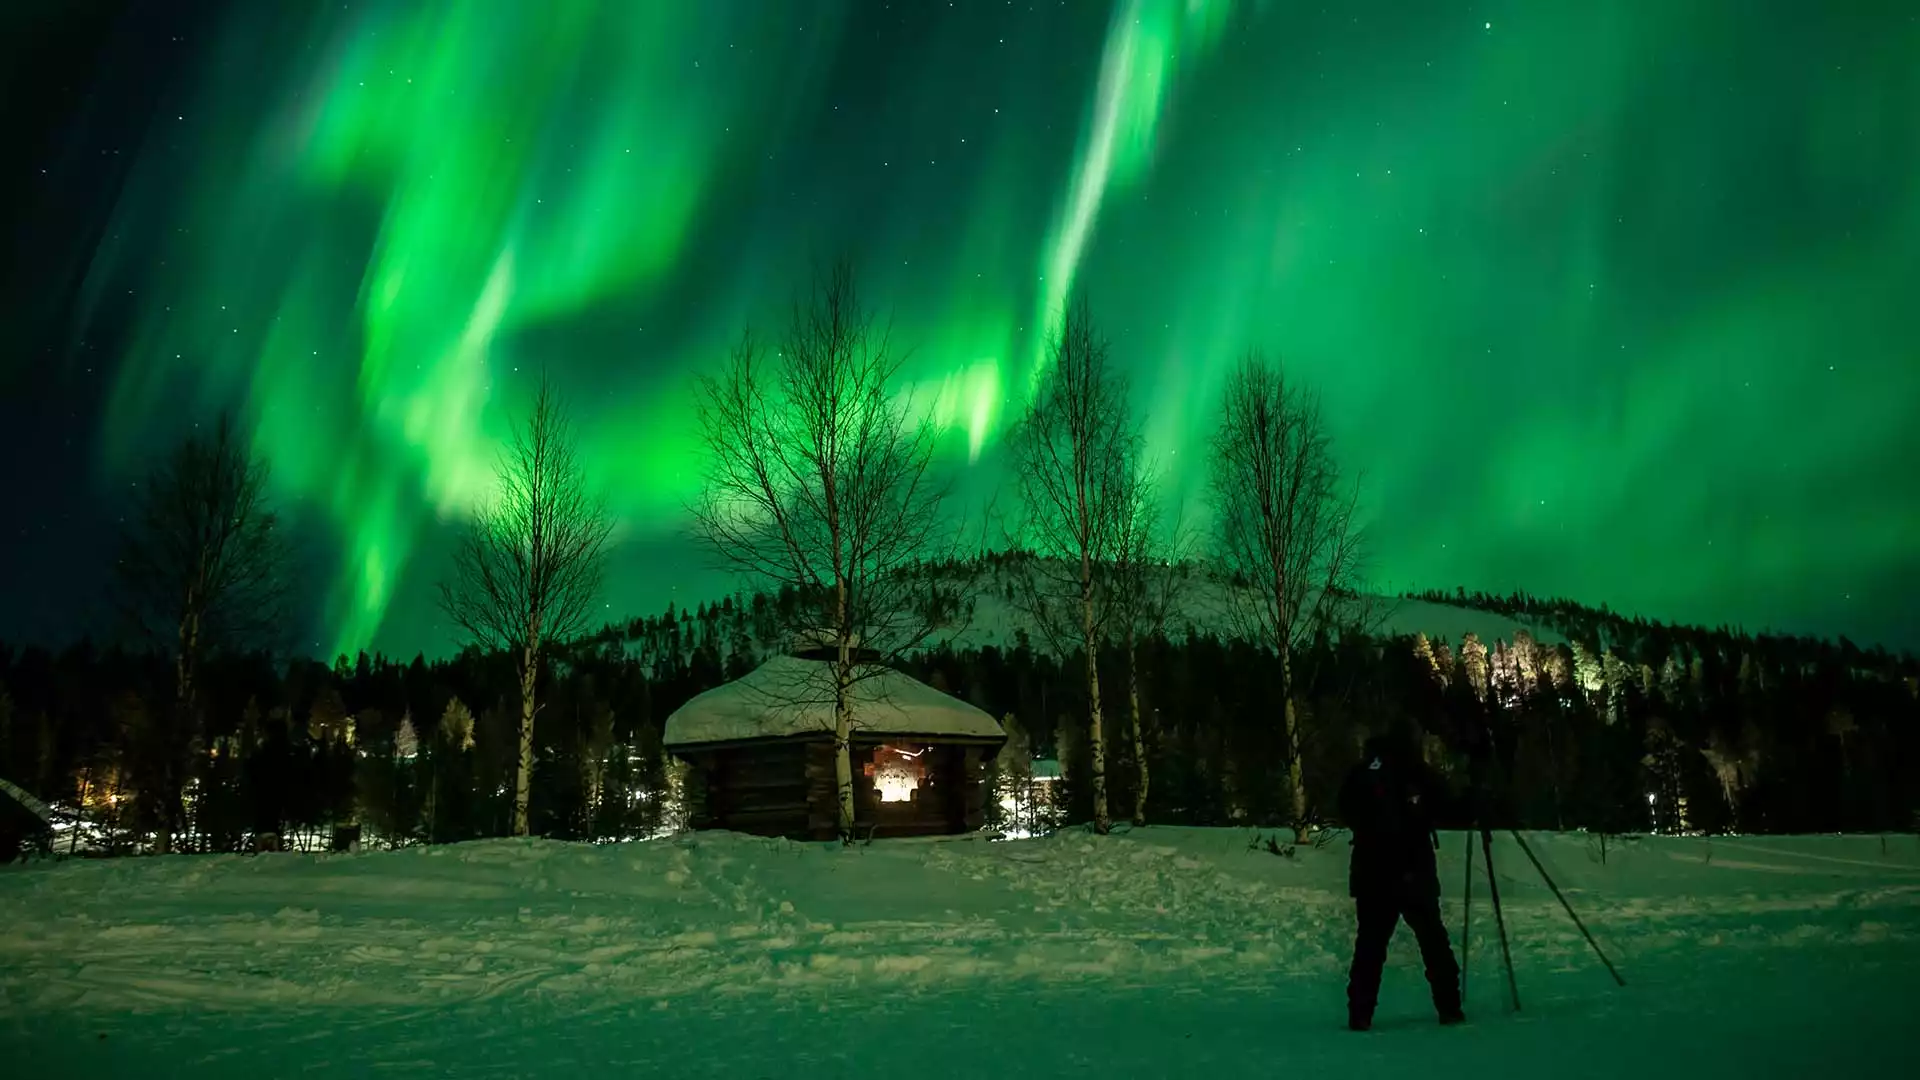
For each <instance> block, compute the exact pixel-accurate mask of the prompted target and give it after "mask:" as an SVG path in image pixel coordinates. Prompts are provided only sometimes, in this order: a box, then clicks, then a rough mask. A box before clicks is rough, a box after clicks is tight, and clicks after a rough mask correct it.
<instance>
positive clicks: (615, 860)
mask: <svg viewBox="0 0 1920 1080" xmlns="http://www.w3.org/2000/svg"><path fill="white" fill-rule="evenodd" d="M1252 835H1253V834H1251V833H1249V832H1246V831H1237V830H1224V829H1222V830H1205V829H1171V828H1149V829H1145V830H1140V831H1137V832H1133V833H1131V834H1126V835H1117V836H1113V837H1107V838H1099V837H1094V836H1091V835H1089V834H1086V833H1083V832H1070V833H1066V834H1063V835H1059V836H1055V837H1052V838H1049V839H1043V840H1024V841H1014V842H1006V843H987V842H985V841H983V840H980V839H954V840H945V841H937V842H913V841H896V842H892V843H888V842H885V841H883V842H880V843H877V844H874V845H872V846H869V847H858V848H852V849H838V848H835V847H832V846H830V845H804V844H793V843H788V842H784V841H771V840H760V839H755V838H749V837H741V836H733V835H727V834H699V835H695V836H688V837H682V838H679V839H676V840H662V841H656V842H652V843H645V844H630V845H613V846H602V847H588V846H576V845H570V844H561V843H552V842H546V841H510V840H496V841H484V842H478V843H471V844H462V845H456V846H449V847H438V848H423V849H414V850H409V851H401V852H389V853H377V854H364V855H341V856H311V855H294V854H283V855H266V856H257V857H247V856H173V857H162V858H144V859H123V860H116V861H97V862H69V863H65V864H42V865H37V866H27V867H10V868H6V869H5V870H4V871H0V928H3V929H0V934H4V939H3V940H0V1052H3V1053H4V1060H5V1061H6V1062H7V1075H10V1076H19V1077H34V1078H41V1077H70V1076H128V1077H132V1076H141V1077H145V1076H193V1077H209V1076H246V1077H273V1076H293V1075H328V1076H396V1075H447V1074H458V1075H479V1076H544V1075H576V1076H578V1075H582V1074H583V1072H584V1070H594V1071H595V1073H594V1074H595V1075H605V1076H627V1075H636V1076H646V1075H661V1076H676V1077H702V1076H715V1077H719V1076H725V1077H812V1076H821V1077H841V1076H845V1077H863V1078H875V1077H900V1076H908V1077H912V1076H929V1077H944V1076H981V1077H1006V1076H1015V1077H1022V1076H1047V1077H1057V1076H1062V1075H1100V1076H1109V1077H1131V1076H1140V1077H1159V1076H1201V1077H1207V1078H1209V1080H1217V1078H1225V1077H1242V1076H1245V1077H1254V1076H1260V1077H1278V1076H1297V1077H1309V1076H1339V1077H1348V1076H1355V1075H1359V1076H1396V1075H1405V1076H1413V1075H1419V1076H1426V1077H1455V1076H1459V1077H1475V1078H1482V1080H1491V1078H1494V1077H1500V1076H1508V1075H1514V1076H1536V1077H1575V1076H1581V1077H1584V1076H1595V1077H1599V1076H1607V1077H1620V1076H1630V1077H1633V1078H1635V1080H1655V1078H1659V1077H1669V1076H1672V1077H1688V1078H1691V1080H1698V1078H1700V1077H1707V1076H1740V1077H1744V1078H1750V1077H1765V1076H1819V1077H1845V1076H1852V1075H1895V1076H1897V1075H1920V1073H1917V1072H1916V1071H1915V1068H1916V1067H1915V1062H1914V1057H1915V1051H1914V1050H1913V1049H1912V1042H1911V1031H1912V1023H1913V1020H1914V1017H1915V1016H1920V840H1916V838H1915V837H1913V836H1890V837H1887V838H1886V839H1885V840H1884V841H1883V840H1882V839H1881V838H1879V837H1864V838H1853V837H1849V838H1840V837H1819V838H1799V839H1755V838H1747V839H1740V838H1727V839H1717V840H1713V841H1710V842H1709V841H1706V840H1699V839H1675V838H1648V839H1645V840H1640V841H1633V842H1616V843H1615V844H1613V845H1612V846H1611V847H1610V848H1609V850H1608V852H1607V858H1606V862H1605V864H1604V865H1602V864H1601V862H1600V861H1599V853H1598V850H1597V847H1596V846H1594V845H1592V844H1590V842H1589V840H1588V839H1587V838H1585V837H1578V836H1545V835H1542V836H1536V837H1534V838H1533V840H1534V844H1535V847H1536V849H1537V850H1538V851H1539V852H1540V854H1541V856H1542V859H1543V861H1545V863H1546V864H1547V866H1548V868H1549V870H1550V871H1552V872H1553V874H1554V875H1555V877H1556V879H1557V880H1559V881H1560V882H1561V883H1562V884H1563V885H1565V886H1566V887H1567V888H1568V892H1569V894H1570V896H1571V898H1572V900H1573V902H1574V904H1575V906H1576V907H1577V909H1578V910H1579V911H1580V912H1581V914H1582V916H1583V917H1585V918H1586V920H1587V922H1588V924H1589V926H1590V927H1592V928H1593V930H1594V932H1595V933H1596V935H1597V936H1598V937H1599V939H1600V941H1601V943H1602V945H1603V946H1604V947H1605V948H1606V949H1607V950H1608V952H1609V954H1610V955H1611V956H1612V957H1613V958H1614V959H1615V961H1616V962H1617V963H1618V964H1619V965H1620V967H1621V969H1622V971H1623V972H1624V974H1625V975H1626V978H1627V982H1628V986H1627V987H1626V988H1625V989H1621V988H1617V987H1615V986H1614V985H1613V984H1612V982H1611V981H1610V980H1609V979H1608V977H1607V976H1606V973H1605V971H1604V970H1603V969H1602V968H1601V967H1600V966H1599V964H1598V962H1597V961H1596V960H1595V959H1594V958H1593V956H1592V954H1591V953H1590V952H1589V951H1588V949H1587V946H1586V944H1585V943H1584V942H1583V941H1582V940H1581V939H1580V938H1579V936H1578V934H1577V933H1576V932H1575V930H1574V929H1573V926H1572V924H1571V923H1570V922H1569V921H1568V920H1567V918H1566V916H1565V915H1564V914H1563V913H1562V912H1561V911H1560V909H1559V907H1558V905H1557V904H1555V902H1554V901H1553V898H1552V895H1551V894H1550V893H1549V892H1548V891H1547V890H1546V889H1545V888H1544V887H1543V886H1542V885H1541V884H1540V882H1539V879H1538V877H1537V875H1535V874H1534V872H1533V870H1532V869H1531V867H1530V866H1529V865H1528V864H1527V863H1526V861H1525V859H1524V858H1523V857H1522V855H1521V854H1520V852H1519V850H1518V848H1517V846H1516V845H1515V844H1514V843H1513V841H1512V840H1511V839H1510V838H1501V839H1500V841H1499V842H1498V844H1497V846H1496V861H1497V864H1498V869H1499V884H1500V890H1501V894H1502V897H1503V899H1504V900H1505V901H1506V909H1507V916H1508V926H1509V930H1510V932H1511V933H1512V936H1513V939H1514V958H1515V964H1516V966H1517V968H1518V972H1519V984H1520V992H1521V996H1522V1005H1523V1007H1524V1008H1523V1011H1522V1012H1521V1013H1519V1014H1517V1015H1516V1014H1512V1013H1510V1012H1509V1011H1508V1009H1507V1008H1506V1004H1505V994H1506V990H1505V979H1504V975H1503V974H1502V973H1501V971H1500V968H1499V963H1498V955H1499V953H1498V946H1497V944H1496V942H1495V939H1494V936H1493V920H1492V917H1491V911H1490V909H1489V908H1488V907H1487V906H1486V903H1485V896H1486V890H1485V881H1484V878H1483V879H1481V881H1480V882H1479V883H1478V884H1476V887H1475V896H1476V902H1475V909H1474V919H1473V931H1474V932H1473V941H1472V955H1471V960H1470V969H1469V975H1468V1012H1469V1016H1470V1023H1469V1024H1468V1025H1467V1026H1465V1027H1462V1028H1455V1029H1444V1030H1443V1029H1440V1028H1438V1027H1437V1026H1436V1025H1435V1024H1434V1022H1433V1016H1432V1013H1431V1010H1430V1007H1429V1005H1428V1003H1427V1001H1426V998H1425V985H1424V982H1423V981H1422V979H1421V978H1420V975H1419V972H1418V969H1417V956H1416V953H1415V950H1414V948H1413V943H1412V941H1411V939H1410V935H1408V934H1407V933H1406V932H1405V931H1404V930H1403V931H1402V932H1401V934H1400V935H1399V936H1397V937H1396V939H1395V942H1394V950H1393V953H1392V958H1391V960H1390V961H1389V968H1388V972H1387V979H1386V986H1385V989H1384V992H1383V995H1382V999H1381V1007H1380V1013H1379V1016H1378V1020H1377V1026H1376V1028H1375V1030H1374V1031H1372V1032H1370V1033H1367V1034H1354V1033H1350V1032H1347V1031H1346V1030H1344V1027H1343V1022H1344V1008H1345V1004H1344V999H1343V996H1342V994H1343V985H1344V969H1345V964H1346V953H1347V949H1348V946H1349V942H1350V936H1351V933H1352V915H1351V907H1350V903H1349V901H1348V900H1347V899H1346V896H1345V887H1344V886H1345V877H1344V876H1345V863H1346V847H1345V844H1344V842H1338V843H1336V844H1335V845H1333V846H1332V847H1329V848H1327V849H1324V850H1308V851H1303V852H1301V853H1300V854H1299V855H1297V856H1296V857H1293V858H1280V857H1276V856H1275V855H1272V854H1270V853H1268V852H1267V851H1265V850H1254V849H1252V848H1251V846H1250V843H1249V841H1250V839H1251V838H1252ZM1462 843H1463V838H1462V837H1461V836H1459V835H1457V834H1456V835H1453V836H1450V837H1447V838H1446V841H1445V845H1444V849H1443V852H1442V855H1443V861H1442V869H1443V872H1444V873H1445V875H1446V876H1445V886H1446V890H1447V899H1446V913H1447V921H1448V924H1449V927H1450V928H1451V929H1452V931H1453V932H1454V934H1455V937H1456V941H1457V938H1458V933H1459V927H1460V885H1461V874H1462V866H1461V849H1462ZM1869 1070H1871V1073H1870V1072H1869Z"/></svg>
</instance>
